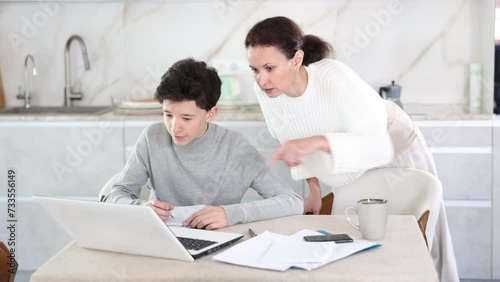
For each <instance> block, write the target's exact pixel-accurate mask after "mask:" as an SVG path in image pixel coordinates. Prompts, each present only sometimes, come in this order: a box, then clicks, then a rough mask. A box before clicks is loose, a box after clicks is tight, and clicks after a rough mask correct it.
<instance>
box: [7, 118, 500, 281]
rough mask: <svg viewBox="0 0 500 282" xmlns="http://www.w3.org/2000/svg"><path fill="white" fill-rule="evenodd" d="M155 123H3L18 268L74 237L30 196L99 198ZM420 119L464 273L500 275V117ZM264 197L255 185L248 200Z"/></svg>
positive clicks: (255, 131)
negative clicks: (13, 185) (13, 194)
mask: <svg viewBox="0 0 500 282" xmlns="http://www.w3.org/2000/svg"><path fill="white" fill-rule="evenodd" d="M153 122H155V121H117V122H108V121H102V122H99V121H96V122H83V121H82V122H33V121H30V122H0V146H1V148H2V150H1V151H0V152H1V156H0V173H1V174H2V175H4V180H5V179H6V177H7V174H8V171H9V170H12V171H14V172H15V179H16V181H15V182H16V197H15V199H16V205H15V219H17V222H16V224H15V230H13V232H11V230H9V229H8V228H6V227H8V226H6V227H2V228H0V240H2V241H4V242H8V240H9V238H12V237H14V238H15V243H16V245H15V247H16V258H17V260H18V262H19V269H20V270H35V269H37V268H38V267H40V266H41V265H42V264H43V263H44V262H45V261H47V260H48V259H49V258H50V257H52V256H53V255H54V254H55V253H57V252H58V251H59V250H60V249H62V248H63V247H64V246H65V245H66V244H68V243H69V242H70V240H71V239H70V237H69V236H68V235H66V233H65V232H64V231H63V230H62V229H61V228H59V226H58V225H57V224H56V223H55V222H54V221H53V220H52V219H51V218H50V217H49V216H48V214H47V213H45V212H44V211H43V210H42V209H41V207H39V206H38V204H37V203H35V202H34V200H33V199H32V195H34V194H35V195H47V196H62V197H76V198H81V199H89V200H96V199H97V195H98V193H99V191H100V189H101V187H102V186H103V185H104V183H105V182H106V181H107V180H108V179H109V178H110V177H111V176H112V175H114V174H115V173H117V172H119V171H121V170H122V168H123V166H124V164H125V161H126V159H127V157H128V155H129V154H130V152H131V151H132V150H133V148H134V145H135V142H136V141H137V138H138V137H139V135H140V133H141V132H142V130H143V129H144V128H145V127H146V126H148V125H149V124H151V123H153ZM216 123H217V124H218V125H220V126H223V127H226V128H229V129H232V130H235V131H238V132H240V133H242V134H243V136H244V137H245V138H247V139H248V140H249V142H250V143H251V144H252V145H254V146H255V147H256V148H257V150H258V151H259V152H260V153H261V154H262V155H263V156H264V158H266V159H269V158H270V156H271V154H272V153H273V152H274V150H275V149H276V148H277V147H278V146H279V143H278V141H277V140H274V139H273V138H272V137H271V136H270V134H269V131H268V130H267V127H266V125H265V122H263V121H256V122H251V121H245V122H230V121H221V122H216ZM416 124H417V126H418V127H419V128H420V130H421V131H422V133H423V134H424V136H425V138H426V140H427V142H428V144H429V147H430V148H431V151H432V153H433V155H434V158H435V161H436V165H437V171H438V176H439V178H440V180H441V182H442V184H443V195H444V199H445V207H446V211H447V215H448V222H449V226H450V232H451V236H452V239H453V245H454V250H455V255H456V259H457V264H458V270H459V274H460V277H461V278H464V279H491V278H494V279H499V278H500V271H499V270H498V269H496V268H493V267H492V266H493V265H498V264H499V263H500V239H498V238H500V208H497V206H498V203H499V202H500V184H499V183H500V174H498V173H496V174H495V173H494V172H495V171H498V168H500V122H499V123H498V124H496V123H495V126H492V124H491V121H489V123H488V122H487V121H468V122H456V121H454V122H443V121H423V122H417V123H416ZM492 148H493V149H492ZM271 170H272V171H273V172H274V173H276V174H277V176H278V177H280V178H282V179H283V180H285V181H286V182H287V183H289V184H290V186H291V187H292V189H294V190H295V191H296V192H297V193H298V194H299V195H301V196H303V197H304V196H307V195H308V189H307V184H306V183H305V182H304V181H294V180H293V179H291V176H290V171H289V169H288V168H287V167H286V166H285V165H284V164H283V163H282V162H280V163H278V164H276V165H273V166H271ZM492 182H493V185H492ZM492 187H493V189H492ZM259 198H260V197H259V196H258V195H257V194H256V193H255V192H253V191H251V190H250V191H249V192H248V193H247V194H246V195H245V197H244V199H243V200H244V201H254V200H257V199H259ZM8 199H9V198H8V195H7V190H6V189H1V191H0V206H1V207H2V208H1V209H0V218H4V219H6V218H7V209H6V208H4V207H7V202H8ZM4 223H5V224H6V223H7V221H6V220H5V221H4Z"/></svg>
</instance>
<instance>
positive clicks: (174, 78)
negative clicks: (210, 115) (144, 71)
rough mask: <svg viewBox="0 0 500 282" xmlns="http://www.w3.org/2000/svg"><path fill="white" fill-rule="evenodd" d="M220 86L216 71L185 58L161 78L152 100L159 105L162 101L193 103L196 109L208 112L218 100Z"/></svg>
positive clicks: (220, 82)
mask: <svg viewBox="0 0 500 282" xmlns="http://www.w3.org/2000/svg"><path fill="white" fill-rule="evenodd" d="M221 85H222V81H221V79H220V78H219V75H218V74H217V70H216V69H214V68H213V67H210V66H208V65H207V64H206V63H205V62H202V61H197V60H195V59H193V58H187V59H184V60H180V61H178V62H176V63H174V64H173V65H172V66H171V67H170V68H169V69H168V70H167V72H166V73H165V74H164V75H163V76H162V77H161V82H160V85H159V86H158V87H157V88H156V92H155V94H154V98H155V99H156V101H158V102H159V103H160V104H162V103H163V101H164V100H168V101H172V102H183V101H195V102H196V106H198V108H200V109H204V110H206V111H209V110H210V109H211V108H213V107H214V106H215V105H216V104H217V101H218V100H219V98H220V94H221Z"/></svg>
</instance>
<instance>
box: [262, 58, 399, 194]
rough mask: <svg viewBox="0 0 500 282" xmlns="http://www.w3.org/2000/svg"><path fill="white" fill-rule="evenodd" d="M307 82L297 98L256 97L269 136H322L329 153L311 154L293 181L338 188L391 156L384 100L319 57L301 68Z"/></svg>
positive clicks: (343, 69) (294, 172) (335, 63)
mask: <svg viewBox="0 0 500 282" xmlns="http://www.w3.org/2000/svg"><path fill="white" fill-rule="evenodd" d="M305 68H306V71H307V74H308V83H307V87H306V90H305V92H304V93H303V94H302V95H301V96H299V97H296V98H295V97H289V96H286V95H285V94H281V95H280V96H278V97H276V98H269V97H268V96H267V95H266V94H265V93H264V92H263V91H262V90H261V89H260V88H259V87H258V85H257V84H255V85H254V90H255V92H256V94H257V98H258V100H259V103H260V106H261V108H262V112H263V114H264V117H265V120H266V123H267V126H268V128H269V131H270V133H271V135H272V136H273V137H274V138H277V139H278V140H279V141H280V143H281V144H283V143H285V142H286V141H288V140H293V139H301V138H306V137H311V136H325V137H326V139H327V141H328V144H329V146H330V153H326V152H315V153H313V154H310V155H308V156H306V157H304V158H303V159H302V165H299V166H296V167H293V168H292V169H291V173H292V178H293V179H295V180H299V179H306V178H310V177H317V178H318V179H319V180H321V181H322V182H324V183H326V184H328V185H330V186H332V187H339V186H344V185H346V184H349V183H351V182H353V181H355V180H356V179H357V178H358V177H359V176H361V174H363V172H364V171H366V170H369V169H372V168H376V167H379V166H382V165H385V164H388V163H389V162H390V161H391V160H392V157H393V148H392V143H391V139H390V137H389V135H388V133H387V114H386V109H385V105H384V102H383V100H382V99H381V98H380V96H379V95H378V94H377V93H376V92H375V90H373V89H372V88H371V87H370V86H369V85H368V84H367V83H365V82H364V81H363V80H362V79H361V78H360V77H359V76H358V75H356V74H355V73H354V72H353V71H352V70H351V69H350V68H349V67H348V66H346V65H344V64H342V63H341V62H339V61H335V60H332V59H324V60H321V61H319V62H316V63H313V64H310V65H309V66H308V67H305Z"/></svg>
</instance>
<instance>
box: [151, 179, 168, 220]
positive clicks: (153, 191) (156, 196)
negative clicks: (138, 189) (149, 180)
mask: <svg viewBox="0 0 500 282" xmlns="http://www.w3.org/2000/svg"><path fill="white" fill-rule="evenodd" d="M146 188H148V190H149V192H151V194H153V197H155V198H156V199H157V200H158V201H161V200H160V198H159V197H158V195H156V192H155V190H153V188H151V187H149V185H146ZM170 217H171V218H174V216H173V215H172V212H170Z"/></svg>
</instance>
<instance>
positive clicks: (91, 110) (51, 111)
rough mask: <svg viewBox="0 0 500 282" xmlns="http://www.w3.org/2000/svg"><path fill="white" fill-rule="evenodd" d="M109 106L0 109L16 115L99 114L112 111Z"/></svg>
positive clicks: (2, 112)
mask: <svg viewBox="0 0 500 282" xmlns="http://www.w3.org/2000/svg"><path fill="white" fill-rule="evenodd" d="M112 110H113V108H112V107H109V106H89V107H71V108H65V107H30V108H24V107H14V108H6V109H3V110H0V115H2V114H16V115H58V114H59V115H60V114H63V115H100V114H104V113H107V112H110V111H112Z"/></svg>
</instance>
